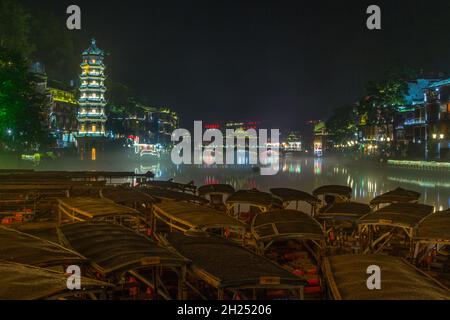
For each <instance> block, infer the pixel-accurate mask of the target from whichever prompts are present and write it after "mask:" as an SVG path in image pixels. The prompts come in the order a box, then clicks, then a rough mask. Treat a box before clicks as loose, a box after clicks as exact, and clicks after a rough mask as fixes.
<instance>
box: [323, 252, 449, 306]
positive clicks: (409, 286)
mask: <svg viewBox="0 0 450 320" xmlns="http://www.w3.org/2000/svg"><path fill="white" fill-rule="evenodd" d="M369 266H378V267H379V268H380V270H381V275H380V277H381V290H369V288H368V278H369V276H370V274H371V273H369V274H368V271H367V270H368V267H369ZM371 272H372V271H371ZM324 274H325V279H326V282H327V288H328V294H329V297H330V298H332V299H335V300H449V299H450V291H449V289H448V288H447V287H445V286H444V285H443V284H441V283H440V282H439V281H437V280H435V279H434V278H432V277H430V276H428V275H427V274H425V273H424V272H422V271H420V270H419V269H417V268H416V267H414V266H413V265H412V264H410V263H408V262H407V261H405V260H404V259H402V258H399V257H393V256H388V255H373V254H367V255H337V256H332V257H328V258H325V260H324Z"/></svg>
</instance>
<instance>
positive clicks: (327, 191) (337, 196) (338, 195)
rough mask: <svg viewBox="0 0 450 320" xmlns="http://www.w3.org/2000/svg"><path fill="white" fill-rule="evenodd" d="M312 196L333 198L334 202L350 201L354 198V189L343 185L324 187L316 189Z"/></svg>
mask: <svg viewBox="0 0 450 320" xmlns="http://www.w3.org/2000/svg"><path fill="white" fill-rule="evenodd" d="M312 194H313V196H315V197H320V196H323V197H326V196H331V197H332V198H333V199H332V201H348V200H350V199H351V197H352V188H350V187H348V186H342V185H324V186H320V187H318V188H316V189H314V190H313V192H312ZM330 199H331V198H330Z"/></svg>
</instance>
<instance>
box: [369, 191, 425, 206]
mask: <svg viewBox="0 0 450 320" xmlns="http://www.w3.org/2000/svg"><path fill="white" fill-rule="evenodd" d="M419 198H420V193H419V192H416V191H412V190H406V189H403V188H396V189H394V190H391V191H389V192H386V193H383V194H380V195H379V196H376V197H375V198H373V199H372V200H371V201H370V205H371V206H372V207H375V208H376V209H379V208H380V206H381V205H386V204H392V203H417V201H418V200H419Z"/></svg>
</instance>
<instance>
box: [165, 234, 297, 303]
mask: <svg viewBox="0 0 450 320" xmlns="http://www.w3.org/2000/svg"><path fill="white" fill-rule="evenodd" d="M167 243H168V245H170V246H171V247H173V248H174V249H175V250H176V251H177V252H179V253H180V254H181V255H183V256H184V257H186V258H187V259H189V260H190V261H191V263H190V265H189V268H188V277H187V282H186V284H187V286H188V287H189V289H190V290H191V292H192V294H193V295H195V297H201V298H204V299H219V300H222V299H257V298H261V299H268V298H277V297H280V298H281V297H286V298H297V299H298V298H303V287H304V286H305V284H306V281H305V280H304V279H303V278H301V277H297V276H294V275H293V274H291V273H290V272H288V271H287V270H285V269H283V268H281V267H280V266H278V265H277V264H275V263H273V262H271V261H270V260H268V259H266V258H264V257H262V256H260V255H257V254H255V253H254V252H252V251H250V250H248V249H246V248H244V247H242V246H240V245H238V244H236V243H233V242H231V241H228V240H226V239H223V238H220V237H217V236H214V235H204V234H201V235H198V236H186V235H183V234H181V233H172V234H170V235H169V236H168V238H167ZM201 283H206V284H208V285H209V287H208V288H205V287H204V285H203V286H201Z"/></svg>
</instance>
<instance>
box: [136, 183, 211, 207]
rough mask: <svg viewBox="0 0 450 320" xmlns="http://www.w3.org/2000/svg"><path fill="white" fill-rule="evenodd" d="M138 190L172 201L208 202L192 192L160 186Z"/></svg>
mask: <svg viewBox="0 0 450 320" xmlns="http://www.w3.org/2000/svg"><path fill="white" fill-rule="evenodd" d="M139 190H140V191H142V192H144V193H146V194H149V195H150V196H152V197H154V198H157V199H166V200H167V199H168V200H173V201H186V202H196V203H204V204H206V203H208V200H206V199H205V198H202V197H199V196H196V195H194V194H190V193H185V192H179V191H174V190H168V189H162V188H145V187H144V188H139Z"/></svg>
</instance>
